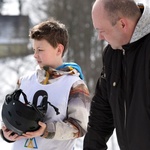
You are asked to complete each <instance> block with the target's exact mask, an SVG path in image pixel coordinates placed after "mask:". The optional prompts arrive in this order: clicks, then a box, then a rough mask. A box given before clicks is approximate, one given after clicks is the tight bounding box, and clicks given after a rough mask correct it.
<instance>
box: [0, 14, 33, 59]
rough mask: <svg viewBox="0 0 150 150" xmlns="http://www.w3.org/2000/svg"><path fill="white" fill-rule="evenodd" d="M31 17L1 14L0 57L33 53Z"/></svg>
mask: <svg viewBox="0 0 150 150" xmlns="http://www.w3.org/2000/svg"><path fill="white" fill-rule="evenodd" d="M28 35H29V17H28V16H23V15H18V16H8V15H4V16H3V15H0V58H4V57H11V56H24V55H27V54H29V53H31V50H29V48H28V44H29V36H28Z"/></svg>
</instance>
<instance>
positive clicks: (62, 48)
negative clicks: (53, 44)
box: [57, 44, 64, 55]
mask: <svg viewBox="0 0 150 150" xmlns="http://www.w3.org/2000/svg"><path fill="white" fill-rule="evenodd" d="M63 51H64V46H63V45H62V44H58V46H57V54H58V55H60V54H62V53H63Z"/></svg>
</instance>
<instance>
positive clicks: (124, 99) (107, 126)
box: [84, 34, 150, 150]
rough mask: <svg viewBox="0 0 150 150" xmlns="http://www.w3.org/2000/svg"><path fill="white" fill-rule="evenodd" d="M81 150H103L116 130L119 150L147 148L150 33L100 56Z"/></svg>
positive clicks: (149, 140) (149, 141) (149, 145)
mask: <svg viewBox="0 0 150 150" xmlns="http://www.w3.org/2000/svg"><path fill="white" fill-rule="evenodd" d="M103 64H104V66H103V71H102V73H101V77H100V78H99V80H98V82H97V86H96V91H95V96H94V97H93V100H92V103H91V111H90V117H89V124H88V125H89V127H88V132H87V134H86V136H85V139H84V150H106V149H107V146H106V143H107V141H108V139H109V137H110V136H111V135H112V133H113V130H114V128H116V133H117V139H118V143H119V146H120V149H121V150H149V149H150V34H148V35H146V36H144V37H143V38H141V39H140V40H138V41H136V42H133V43H131V44H128V45H125V46H123V50H113V49H112V48H111V47H110V46H109V45H108V46H107V47H106V49H105V51H104V56H103Z"/></svg>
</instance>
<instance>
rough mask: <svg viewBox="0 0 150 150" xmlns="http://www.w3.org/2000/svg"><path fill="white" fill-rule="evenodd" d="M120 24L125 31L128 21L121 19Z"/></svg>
mask: <svg viewBox="0 0 150 150" xmlns="http://www.w3.org/2000/svg"><path fill="white" fill-rule="evenodd" d="M119 22H120V27H121V28H122V29H124V28H126V27H127V21H126V19H120V20H119Z"/></svg>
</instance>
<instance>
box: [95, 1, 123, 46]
mask: <svg viewBox="0 0 150 150" xmlns="http://www.w3.org/2000/svg"><path fill="white" fill-rule="evenodd" d="M92 20H93V25H94V28H95V29H96V30H97V31H98V38H99V40H105V41H107V42H108V43H109V44H110V45H111V47H112V48H113V49H121V47H122V45H123V38H124V35H123V32H122V28H120V24H119V21H118V22H116V24H115V25H112V24H111V22H110V19H109V17H108V16H107V13H106V11H105V10H104V8H103V4H102V2H100V1H99V2H96V3H95V4H94V5H93V9H92Z"/></svg>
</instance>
